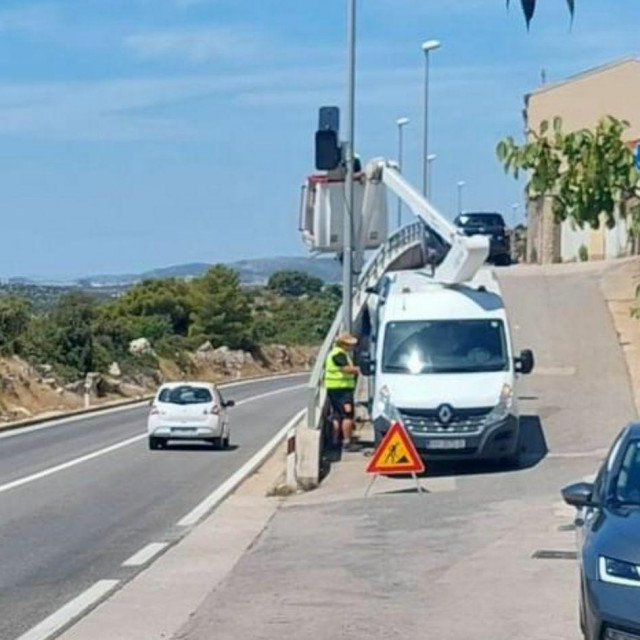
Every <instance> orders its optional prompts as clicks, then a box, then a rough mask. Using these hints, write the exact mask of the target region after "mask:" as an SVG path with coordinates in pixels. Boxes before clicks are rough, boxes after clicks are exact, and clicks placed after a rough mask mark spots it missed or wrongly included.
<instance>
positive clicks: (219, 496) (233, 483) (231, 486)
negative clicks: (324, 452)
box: [177, 409, 306, 527]
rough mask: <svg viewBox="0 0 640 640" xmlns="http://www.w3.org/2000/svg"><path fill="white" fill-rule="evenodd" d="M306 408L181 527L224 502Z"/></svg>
mask: <svg viewBox="0 0 640 640" xmlns="http://www.w3.org/2000/svg"><path fill="white" fill-rule="evenodd" d="M305 411H306V410H305V409H303V410H302V411H300V412H299V413H297V414H296V415H295V416H294V417H293V418H291V420H289V422H287V424H285V425H284V427H282V429H280V431H278V433H276V435H275V436H273V438H271V440H269V442H267V444H265V445H264V447H262V449H260V451H258V452H257V453H256V454H255V455H254V456H253V457H252V458H251V459H250V460H248V461H247V462H245V464H243V465H242V466H241V467H240V468H239V469H238V470H237V471H236V472H235V473H234V474H233V475H231V476H230V477H229V478H227V479H226V480H225V481H224V482H223V483H222V484H221V485H220V486H219V487H218V488H217V489H215V490H214V491H213V492H212V493H210V494H209V495H208V496H207V497H206V498H205V499H204V500H203V501H202V502H201V503H200V504H199V505H198V506H197V507H195V509H193V510H192V511H190V512H189V513H188V514H187V515H186V516H185V517H184V518H182V520H180V521H179V522H178V523H177V524H178V526H179V527H190V526H192V525H194V524H196V523H197V522H199V521H200V520H201V519H202V518H203V517H204V516H205V515H207V513H209V511H211V510H212V509H213V508H214V507H215V506H216V505H218V504H219V503H220V502H222V501H223V500H224V499H225V498H226V497H227V496H228V495H229V494H230V493H232V492H233V491H235V490H236V489H237V488H238V487H239V486H240V485H241V484H242V483H243V482H244V481H245V480H246V478H247V477H248V476H250V475H251V474H252V473H253V472H254V471H255V470H256V469H257V468H258V467H259V466H260V465H261V464H262V463H263V462H264V461H265V460H266V459H267V458H268V457H269V456H270V455H271V453H272V452H273V450H274V449H275V448H276V447H277V446H278V445H279V444H280V443H281V442H282V441H283V440H284V439H285V437H286V436H287V433H288V431H289V429H291V427H293V425H294V424H295V423H296V422H298V420H300V419H301V418H302V416H303V415H304V414H305Z"/></svg>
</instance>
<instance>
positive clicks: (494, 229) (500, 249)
mask: <svg viewBox="0 0 640 640" xmlns="http://www.w3.org/2000/svg"><path fill="white" fill-rule="evenodd" d="M454 224H455V225H456V226H457V227H458V228H460V229H462V231H463V232H464V233H465V235H467V236H476V235H483V236H489V241H490V245H489V262H492V263H493V264H496V265H502V266H507V265H509V264H511V242H510V239H509V231H508V229H507V225H506V224H505V223H504V218H503V217H502V216H501V215H500V214H499V213H484V212H471V213H461V214H460V215H459V216H458V217H457V218H456V219H455V220H454Z"/></svg>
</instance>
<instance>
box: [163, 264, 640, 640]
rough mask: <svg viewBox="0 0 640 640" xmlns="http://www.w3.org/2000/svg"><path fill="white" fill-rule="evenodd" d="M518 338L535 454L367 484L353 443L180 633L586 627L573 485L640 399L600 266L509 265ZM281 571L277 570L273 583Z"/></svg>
mask: <svg viewBox="0 0 640 640" xmlns="http://www.w3.org/2000/svg"><path fill="white" fill-rule="evenodd" d="M499 273H500V274H501V280H502V284H503V289H504V294H505V299H506V301H507V305H508V308H509V311H510V314H511V320H512V325H513V331H514V340H515V343H516V346H517V348H518V349H522V348H527V347H529V348H532V349H533V350H534V351H535V353H536V356H537V369H536V372H535V373H534V375H532V376H529V377H526V378H524V379H523V380H522V384H521V386H520V388H519V396H520V403H521V412H522V414H523V416H524V430H525V438H524V446H525V454H524V464H523V466H522V468H521V469H519V470H506V469H504V468H503V467H501V466H496V465H487V464H484V465H482V464H476V465H473V464H466V465H457V466H451V465H449V466H448V465H442V466H440V467H439V468H436V467H434V466H433V465H431V466H430V468H429V469H428V470H427V476H426V478H424V479H423V480H422V482H423V484H424V486H425V487H426V488H427V489H428V491H429V494H428V495H424V496H418V495H416V493H415V491H414V490H413V489H412V488H411V486H410V484H409V485H407V481H406V480H397V481H395V482H396V483H397V487H394V481H393V480H389V481H388V482H386V483H385V482H383V479H381V480H380V481H379V482H378V483H377V486H378V487H379V493H377V494H375V491H374V492H373V495H370V497H369V498H367V499H366V500H364V499H363V495H364V492H365V490H366V487H367V485H368V483H369V480H368V478H366V477H365V474H364V471H363V470H364V467H365V464H366V462H367V458H365V457H363V455H362V454H360V453H354V454H347V456H345V458H344V459H343V461H342V462H341V463H339V464H337V465H335V466H334V468H333V469H332V471H331V473H330V474H329V477H328V478H327V480H325V483H324V484H323V485H322V486H321V487H320V488H319V489H318V490H316V491H314V492H312V493H310V494H307V495H303V496H298V497H295V498H293V499H291V500H289V501H288V502H287V503H285V506H284V507H283V508H281V509H280V510H279V511H278V513H277V514H276V516H275V517H274V518H273V519H272V520H271V521H270V523H269V526H268V527H267V529H266V530H265V532H264V533H263V534H262V536H261V537H260V539H259V540H258V542H257V543H256V544H254V545H253V546H252V548H251V549H250V550H249V551H248V552H247V553H246V554H245V555H244V557H243V558H242V560H241V561H240V562H239V563H238V565H236V567H235V569H234V572H233V574H232V575H231V577H230V578H229V579H227V580H226V581H225V582H224V584H223V585H221V586H220V587H219V588H218V589H216V590H215V591H214V592H212V593H211V595H210V596H209V598H208V600H207V601H206V602H205V603H204V604H203V605H202V607H201V608H200V610H199V611H198V613H197V614H196V615H195V616H192V618H191V620H190V621H189V623H188V624H187V625H186V626H185V627H184V629H183V630H182V632H181V633H179V634H178V635H177V636H175V637H176V638H180V639H181V640H206V639H208V638H213V637H215V638H216V639H217V640H227V639H229V640H235V639H236V638H260V639H261V640H277V639H279V638H282V637H283V636H286V635H287V634H288V635H291V634H293V635H295V636H296V637H301V638H316V639H322V640H324V639H325V638H326V639H327V640H329V639H331V640H336V639H338V640H342V639H344V640H347V639H349V640H353V639H362V640H371V639H372V638H376V639H378V638H380V639H382V638H387V637H391V636H397V637H406V638H419V637H423V636H426V637H433V638H446V639H447V640H468V639H469V638H473V639H474V640H496V639H506V638H510V639H517V640H542V639H545V640H550V639H553V640H573V639H576V640H577V638H578V636H579V631H578V624H577V597H578V575H577V574H578V572H577V567H576V563H575V561H573V560H571V559H565V560H562V559H559V560H554V559H548V560H544V559H536V558H535V557H534V554H535V553H536V552H538V551H571V550H575V546H574V533H573V531H572V530H571V525H572V522H573V519H574V515H575V512H574V511H572V510H571V509H568V508H565V506H564V505H563V504H562V503H561V498H560V493H559V492H560V488H561V487H562V486H563V485H564V484H566V483H569V482H572V481H579V480H581V479H582V478H584V477H585V476H588V475H590V474H593V473H594V472H595V471H596V470H597V467H598V465H599V464H600V462H601V460H602V459H603V457H604V456H605V454H606V451H607V449H608V447H609V446H610V444H611V442H612V440H613V438H614V436H615V435H616V434H617V433H618V431H619V430H620V428H621V427H622V426H624V425H625V424H626V423H627V422H628V421H630V420H632V419H634V417H635V415H636V411H635V408H634V405H633V402H632V396H631V391H630V383H629V376H628V371H627V369H626V366H625V362H624V358H623V354H622V350H621V349H620V346H619V343H618V337H617V335H616V332H615V329H614V326H613V323H612V320H611V317H610V315H609V312H608V309H607V307H606V304H605V302H604V300H603V297H602V294H601V291H600V286H599V280H598V274H597V273H593V272H589V273H586V272H583V271H582V270H581V267H580V265H576V267H575V269H567V270H564V269H563V270H561V271H556V270H554V269H552V268H550V269H549V270H546V269H533V268H531V269H529V268H526V269H519V268H514V269H505V270H499ZM265 576H268V582H267V583H265Z"/></svg>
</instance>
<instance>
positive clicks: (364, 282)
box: [307, 222, 425, 429]
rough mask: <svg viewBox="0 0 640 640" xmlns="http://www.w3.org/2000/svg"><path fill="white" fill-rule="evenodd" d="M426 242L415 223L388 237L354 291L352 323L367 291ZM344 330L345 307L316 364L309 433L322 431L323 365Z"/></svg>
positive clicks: (310, 393)
mask: <svg viewBox="0 0 640 640" xmlns="http://www.w3.org/2000/svg"><path fill="white" fill-rule="evenodd" d="M424 239H425V228H424V224H423V223H422V222H413V223H411V224H408V225H406V226H404V227H401V228H400V229H398V230H397V231H395V232H394V233H393V234H391V235H390V236H389V238H388V239H387V241H386V242H385V243H384V244H383V245H382V246H381V247H380V248H379V249H378V250H377V251H376V252H375V253H374V255H373V256H371V258H370V259H369V261H368V262H367V264H366V265H365V268H364V269H363V271H362V273H361V274H360V277H359V278H358V282H357V284H356V286H355V287H354V298H353V319H354V321H356V320H357V319H358V318H359V316H360V314H361V313H362V310H363V308H364V305H365V303H366V301H367V297H368V295H369V294H368V293H367V289H368V288H370V287H374V286H376V285H377V284H378V282H380V279H381V278H382V276H383V275H384V274H385V273H386V272H387V270H388V269H389V267H390V266H391V264H393V262H395V261H396V260H397V259H398V258H399V257H400V256H401V255H402V254H404V253H406V252H407V251H409V250H410V249H413V248H414V247H416V246H418V245H420V244H422V243H423V242H424ZM341 327H342V307H340V309H338V313H337V314H336V317H335V319H334V321H333V324H332V325H331V329H330V330H329V333H328V334H327V337H326V338H325V340H324V342H323V344H322V347H321V348H320V352H319V353H318V359H317V360H316V363H315V366H314V368H313V371H312V372H311V378H310V380H309V399H308V404H307V426H308V427H309V428H310V429H320V428H321V427H322V422H323V419H324V409H325V405H326V400H327V397H326V391H325V389H324V384H323V382H324V363H325V360H326V359H327V356H328V355H329V352H330V351H331V349H332V347H333V344H334V342H335V340H336V338H337V337H338V334H339V333H340V329H341Z"/></svg>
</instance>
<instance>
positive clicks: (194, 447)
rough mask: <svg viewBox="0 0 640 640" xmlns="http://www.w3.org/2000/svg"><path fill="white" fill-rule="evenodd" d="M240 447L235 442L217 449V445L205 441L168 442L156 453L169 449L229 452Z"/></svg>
mask: <svg viewBox="0 0 640 640" xmlns="http://www.w3.org/2000/svg"><path fill="white" fill-rule="evenodd" d="M239 448H240V447H239V446H238V445H237V444H230V445H229V446H228V447H226V448H225V449H218V447H214V446H212V445H210V444H209V443H207V442H202V443H193V444H191V443H189V444H177V443H176V444H170V445H167V446H165V447H163V448H162V449H161V450H159V451H158V453H162V452H163V451H164V452H169V451H191V452H196V453H198V452H200V453H211V452H212V451H215V452H216V453H231V452H232V451H236V449H239Z"/></svg>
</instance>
